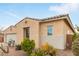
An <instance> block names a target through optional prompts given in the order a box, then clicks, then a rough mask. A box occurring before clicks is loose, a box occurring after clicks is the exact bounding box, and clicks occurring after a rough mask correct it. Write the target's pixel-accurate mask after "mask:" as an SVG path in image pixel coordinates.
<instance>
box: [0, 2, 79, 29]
mask: <svg viewBox="0 0 79 59" xmlns="http://www.w3.org/2000/svg"><path fill="white" fill-rule="evenodd" d="M67 13H68V14H69V16H70V18H71V21H72V23H73V25H75V24H77V25H79V4H74V3H73V4H68V3H44V4H43V3H41V4H38V3H37V4H34V3H31V4H27V3H26V4H20V3H19V4H7V3H6V4H0V27H4V28H6V27H8V26H10V25H14V24H16V23H17V22H19V21H20V20H22V19H23V18H25V17H34V18H46V17H51V16H55V15H60V14H67Z"/></svg>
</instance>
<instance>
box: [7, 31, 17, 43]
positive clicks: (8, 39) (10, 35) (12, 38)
mask: <svg viewBox="0 0 79 59" xmlns="http://www.w3.org/2000/svg"><path fill="white" fill-rule="evenodd" d="M6 40H7V42H9V41H11V40H12V41H15V43H16V34H15V33H11V34H7V35H6Z"/></svg>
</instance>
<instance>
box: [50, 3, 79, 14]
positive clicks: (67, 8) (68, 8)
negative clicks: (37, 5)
mask: <svg viewBox="0 0 79 59" xmlns="http://www.w3.org/2000/svg"><path fill="white" fill-rule="evenodd" d="M78 9H79V4H75V3H70V4H67V3H66V4H61V5H55V6H49V10H50V11H54V12H57V13H71V12H75V11H77V10H78Z"/></svg>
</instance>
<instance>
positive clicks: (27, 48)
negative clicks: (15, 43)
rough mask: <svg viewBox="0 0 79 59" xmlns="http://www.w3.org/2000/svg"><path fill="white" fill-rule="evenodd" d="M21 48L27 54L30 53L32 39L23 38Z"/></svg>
mask: <svg viewBox="0 0 79 59" xmlns="http://www.w3.org/2000/svg"><path fill="white" fill-rule="evenodd" d="M21 47H22V50H24V51H25V52H26V53H27V54H28V55H30V54H31V52H32V50H33V49H34V48H35V42H34V40H30V39H28V38H25V39H24V40H23V42H22V43H21Z"/></svg>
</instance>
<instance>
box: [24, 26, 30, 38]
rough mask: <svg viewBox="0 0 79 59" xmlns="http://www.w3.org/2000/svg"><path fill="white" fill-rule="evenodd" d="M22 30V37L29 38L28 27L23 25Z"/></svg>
mask: <svg viewBox="0 0 79 59" xmlns="http://www.w3.org/2000/svg"><path fill="white" fill-rule="evenodd" d="M23 31H24V38H29V33H30V31H29V27H25V28H24V29H23Z"/></svg>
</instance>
